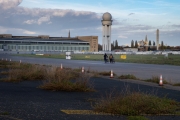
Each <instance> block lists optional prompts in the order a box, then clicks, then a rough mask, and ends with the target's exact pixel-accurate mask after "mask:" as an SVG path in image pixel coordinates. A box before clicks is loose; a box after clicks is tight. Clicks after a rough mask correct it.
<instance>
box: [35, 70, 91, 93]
mask: <svg viewBox="0 0 180 120" xmlns="http://www.w3.org/2000/svg"><path fill="white" fill-rule="evenodd" d="M45 79H46V81H44V83H43V85H41V86H39V88H41V89H46V90H53V91H83V92H87V91H94V88H93V85H92V83H90V82H89V79H90V76H89V75H88V74H86V73H80V72H79V70H72V69H63V70H60V69H57V68H51V69H48V71H47V72H46V76H45Z"/></svg>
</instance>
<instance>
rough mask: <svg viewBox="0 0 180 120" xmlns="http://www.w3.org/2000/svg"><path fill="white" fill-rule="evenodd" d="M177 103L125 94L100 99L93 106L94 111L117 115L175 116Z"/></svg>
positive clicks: (145, 95) (135, 94)
mask: <svg viewBox="0 0 180 120" xmlns="http://www.w3.org/2000/svg"><path fill="white" fill-rule="evenodd" d="M179 108H180V107H179V103H178V102H176V101H174V100H171V99H168V98H165V97H164V98H159V97H157V96H155V95H150V94H145V93H140V92H127V93H120V94H119V95H116V96H112V94H110V95H109V96H107V97H106V98H102V99H101V100H100V101H99V102H97V103H96V104H95V105H94V111H96V112H105V113H111V114H118V115H142V114H155V115H157V114H175V113H176V111H177V110H178V109H179Z"/></svg>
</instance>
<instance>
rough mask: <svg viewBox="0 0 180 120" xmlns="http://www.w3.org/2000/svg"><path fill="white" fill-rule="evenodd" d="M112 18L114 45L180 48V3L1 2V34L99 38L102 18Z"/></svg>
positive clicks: (159, 0) (92, 0)
mask: <svg viewBox="0 0 180 120" xmlns="http://www.w3.org/2000/svg"><path fill="white" fill-rule="evenodd" d="M105 12H109V13H110V14H111V15H112V20H113V23H112V31H111V42H113V41H115V40H117V41H118V45H119V46H121V45H129V46H130V44H131V41H132V40H134V41H136V40H137V41H140V40H145V36H146V35H147V38H148V40H151V43H152V41H156V30H157V29H159V31H160V33H159V41H160V43H161V41H163V43H164V45H169V46H180V0H0V34H12V35H13V36H19V35H20V36H23V35H25V36H38V35H49V36H50V37H67V36H68V32H69V30H70V32H71V37H76V36H98V43H99V44H102V23H101V20H102V15H103V13H105Z"/></svg>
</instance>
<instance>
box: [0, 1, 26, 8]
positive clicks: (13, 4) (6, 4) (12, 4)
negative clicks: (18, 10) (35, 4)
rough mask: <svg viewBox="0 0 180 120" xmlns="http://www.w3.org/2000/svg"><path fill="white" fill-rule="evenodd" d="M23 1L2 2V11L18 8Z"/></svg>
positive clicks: (0, 5)
mask: <svg viewBox="0 0 180 120" xmlns="http://www.w3.org/2000/svg"><path fill="white" fill-rule="evenodd" d="M21 2H22V0H0V9H10V8H14V7H17V6H18V5H19V4H20V3H21Z"/></svg>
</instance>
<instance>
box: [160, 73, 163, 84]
mask: <svg viewBox="0 0 180 120" xmlns="http://www.w3.org/2000/svg"><path fill="white" fill-rule="evenodd" d="M159 86H163V80H162V75H160V80H159Z"/></svg>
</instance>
